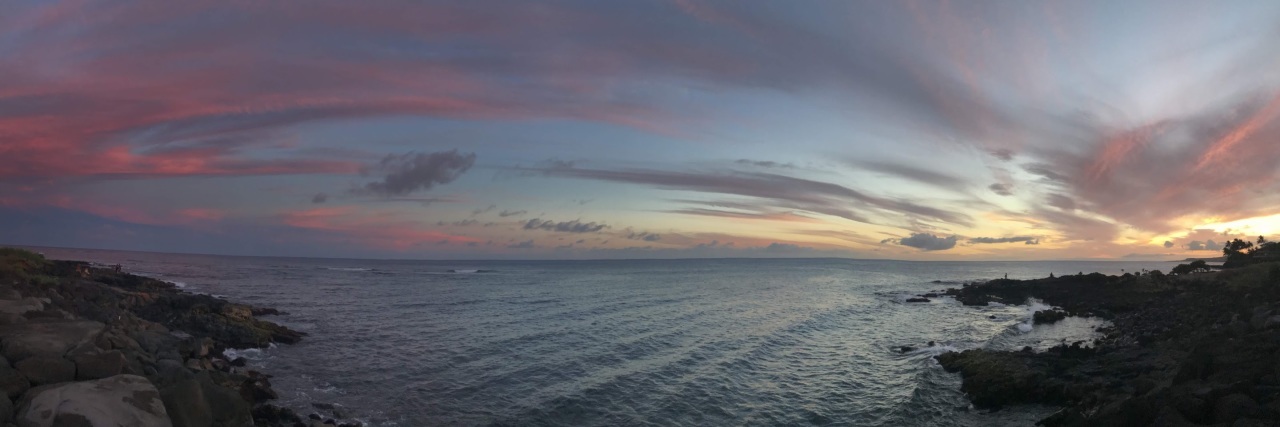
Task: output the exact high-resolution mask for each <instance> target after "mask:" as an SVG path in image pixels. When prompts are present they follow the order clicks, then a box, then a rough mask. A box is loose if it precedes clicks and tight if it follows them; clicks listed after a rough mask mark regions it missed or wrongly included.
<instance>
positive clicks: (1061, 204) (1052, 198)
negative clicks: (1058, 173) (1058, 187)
mask: <svg viewBox="0 0 1280 427" xmlns="http://www.w3.org/2000/svg"><path fill="white" fill-rule="evenodd" d="M1045 203H1047V204H1049V206H1053V207H1055V208H1058V209H1062V210H1064V211H1073V210H1076V201H1075V200H1071V198H1070V197H1067V196H1063V195H1061V194H1050V195H1049V196H1048V200H1046V201H1045Z"/></svg>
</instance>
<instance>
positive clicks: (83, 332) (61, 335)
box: [0, 320, 104, 363]
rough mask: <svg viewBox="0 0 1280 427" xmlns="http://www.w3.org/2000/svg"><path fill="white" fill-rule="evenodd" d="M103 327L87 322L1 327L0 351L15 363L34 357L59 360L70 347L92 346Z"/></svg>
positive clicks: (96, 323)
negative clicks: (49, 357) (56, 358)
mask: <svg viewBox="0 0 1280 427" xmlns="http://www.w3.org/2000/svg"><path fill="white" fill-rule="evenodd" d="M103 327H104V325H103V324H102V323H99V322H93V321H86V320H81V321H62V322H35V323H25V324H21V325H5V326H0V347H2V348H0V352H3V355H4V357H5V358H6V359H8V360H9V361H10V362H15V363H16V362H19V361H21V360H23V359H26V358H28V357H31V356H36V355H40V356H51V357H58V358H61V357H62V356H63V355H65V354H66V353H67V352H68V351H70V350H71V349H73V348H76V347H80V346H84V345H93V342H94V340H95V339H96V338H97V336H98V334H100V333H102V330H103Z"/></svg>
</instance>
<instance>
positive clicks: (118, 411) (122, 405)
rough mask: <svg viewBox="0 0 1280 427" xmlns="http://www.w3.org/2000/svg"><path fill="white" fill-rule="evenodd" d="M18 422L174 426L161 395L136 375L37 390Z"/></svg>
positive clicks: (32, 426) (37, 426) (31, 425)
mask: <svg viewBox="0 0 1280 427" xmlns="http://www.w3.org/2000/svg"><path fill="white" fill-rule="evenodd" d="M17 422H18V425H20V426H22V427H53V426H92V427H107V426H112V427H114V426H146V427H170V426H172V425H173V423H172V422H171V421H170V420H169V414H168V412H166V411H165V407H164V403H163V402H162V401H161V400H160V392H159V391H158V390H156V388H155V387H154V386H152V385H151V382H149V381H147V379H146V378H143V377H139V376H136V375H117V376H114V377H111V378H104V379H100V380H94V381H85V382H78V383H67V384H58V385H51V386H43V387H37V388H35V389H32V390H31V391H30V392H29V393H27V395H26V396H23V398H22V402H21V403H20V404H19V405H18V415H17Z"/></svg>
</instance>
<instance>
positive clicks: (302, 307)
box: [36, 248, 1173, 426]
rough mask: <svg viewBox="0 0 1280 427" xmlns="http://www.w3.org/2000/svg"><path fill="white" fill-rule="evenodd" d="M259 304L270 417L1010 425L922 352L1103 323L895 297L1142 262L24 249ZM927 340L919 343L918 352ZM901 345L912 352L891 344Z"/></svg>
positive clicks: (1031, 416)
mask: <svg viewBox="0 0 1280 427" xmlns="http://www.w3.org/2000/svg"><path fill="white" fill-rule="evenodd" d="M36 250H38V251H40V252H43V253H45V254H46V255H47V256H49V257H51V258H55V259H78V260H86V261H93V262H98V263H103V264H117V263H118V264H121V265H123V266H124V268H125V270H127V271H129V272H132V273H135V274H141V275H146V276H151V277H156V278H159V279H162V280H166V281H170V282H173V283H175V284H178V285H179V286H182V287H183V288H185V289H186V290H187V291H190V292H197V293H206V294H212V295H217V296H221V297H225V298H227V299H229V300H231V301H235V302H241V303H247V304H252V305H257V306H265V307H274V308H277V309H279V310H281V311H284V312H287V313H289V314H288V315H282V316H268V317H266V319H267V320H271V321H274V322H277V323H280V324H283V325H286V326H289V327H291V328H294V329H297V330H300V331H304V332H307V333H308V334H310V335H309V336H308V337H306V338H305V339H304V340H303V341H302V342H301V343H299V344H296V345H279V346H273V347H272V348H269V349H264V350H257V349H254V350H240V351H235V352H234V354H233V355H236V356H245V357H246V358H248V359H250V364H249V365H250V366H251V367H252V368H254V369H258V370H261V371H263V372H266V373H269V374H271V375H274V378H273V379H272V380H271V382H272V384H273V385H274V386H275V389H276V390H277V391H278V392H279V393H280V395H281V396H280V401H279V402H278V404H280V405H282V406H288V407H292V408H294V409H295V410H297V411H298V412H299V414H301V415H303V416H305V415H306V414H309V413H313V412H322V411H319V410H316V409H314V408H313V407H312V404H314V403H322V404H334V405H337V407H338V408H339V409H340V410H341V412H342V413H343V414H344V415H345V416H347V417H348V418H351V419H358V420H360V421H363V422H365V423H366V425H370V426H429V425H521V426H526V425H531V426H539V425H543V426H561V425H564V426H570V425H571V426H579V425H586V426H603V425H608V426H630V425H637V426H639V425H655V426H658V425H661V426H668V425H697V426H703V425H852V426H988V425H1031V424H1032V423H1034V422H1035V421H1036V420H1038V419H1040V418H1041V417H1044V416H1046V415H1048V414H1050V413H1052V412H1053V411H1055V410H1056V408H1050V407H1036V406H1029V407H1018V408H1007V409H1005V410H1001V411H998V412H994V413H983V412H980V411H976V410H973V409H971V408H970V406H969V404H968V401H967V400H966V399H965V397H964V395H963V394H962V393H961V392H960V391H959V390H960V378H959V375H958V374H948V373H946V372H945V371H943V370H942V369H941V368H940V367H938V365H937V363H936V362H935V361H934V360H933V358H932V356H934V355H936V354H939V353H941V352H944V351H948V350H963V349H969V348H1000V349H1017V348H1022V347H1024V346H1032V347H1035V348H1047V347H1049V346H1052V345H1055V344H1058V343H1061V342H1064V341H1065V342H1072V341H1077V340H1088V339H1090V338H1091V337H1093V336H1094V332H1093V330H1094V328H1096V327H1097V326H1100V325H1102V324H1103V323H1102V322H1101V321H1098V320H1094V319H1068V321H1064V322H1061V323H1058V324H1054V325H1050V326H1034V327H1032V325H1031V324H1030V322H1029V318H1030V316H1031V313H1032V311H1034V310H1035V309H1038V308H1043V306H1042V305H1038V304H1037V303H1035V302H1034V301H1032V302H1031V305H1029V306H991V307H964V306H962V305H960V304H959V303H957V302H955V301H952V300H950V299H946V298H937V299H934V300H933V301H932V302H929V303H906V302H905V301H904V300H905V299H906V298H908V297H910V296H913V295H915V294H919V293H923V292H928V291H932V290H941V289H945V288H948V287H958V286H960V285H961V284H963V283H965V282H969V281H976V280H986V279H993V278H998V277H1004V275H1006V274H1007V275H1008V277H1010V278H1019V279H1025V278H1039V277H1044V276H1047V275H1049V274H1050V273H1053V274H1056V275H1063V274H1076V273H1078V272H1084V273H1090V272H1094V271H1097V272H1102V273H1117V274H1118V273H1120V272H1121V271H1137V270H1141V269H1161V270H1168V268H1169V267H1171V266H1172V265H1173V264H1171V263H1161V262H1092V261H1070V262H906V261H878V260H843V259H714V260H628V261H526V262H510V261H404V260H356V259H309V258H267V257H231V256H211V255H183V254H158V253H141V252H121V251H103V250H83V249H54V248H36ZM930 341H933V342H934V343H935V345H934V346H932V347H930V346H928V345H927V343H928V342H930ZM902 346H910V347H914V349H908V350H907V351H903V349H902Z"/></svg>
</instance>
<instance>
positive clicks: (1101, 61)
mask: <svg viewBox="0 0 1280 427" xmlns="http://www.w3.org/2000/svg"><path fill="white" fill-rule="evenodd" d="M1227 3H1231V4H1232V6H1233V7H1225V6H1226V3H1206V2H1198V1H1175V2H1166V1H1137V2H1123V3H1116V2H1105V1H1085V2H1077V1H1048V2H1020V1H1010V2H1004V1H991V2H977V3H976V4H969V5H967V6H968V7H966V8H956V7H952V6H954V5H951V4H949V3H948V2H931V1H906V2H894V1H883V2H842V1H831V2H815V3H810V4H807V5H806V6H807V7H803V8H801V7H798V6H796V5H791V4H789V3H781V2H774V1H704V0H678V1H652V2H593V1H563V2H512V3H502V4H501V5H496V4H492V3H489V2H434V1H432V2H405V3H394V4H392V3H360V4H359V5H358V6H357V5H356V4H353V3H349V2H323V1H322V2H309V3H307V4H305V5H302V4H291V3H288V2H284V3H274V2H273V3H256V2H249V3H243V2H230V3H226V2H163V1H156V2H151V1H137V2H135V1H130V2H96V1H90V2H74V3H70V2H68V3H63V2H43V1H17V2H7V3H4V4H0V76H3V78H0V220H2V221H0V243H6V244H23V245H42V246H68V247H92V248H110V249H134V250H151V251H171V252H196V253H235V254H269V255H297V256H335V257H380V258H413V259H438V258H452V259H458V258H461V259H487V258H501V259H543V258H554V259H560V258H567V259H588V258H682V257H853V258H894V259H956V260H987V259H1078V258H1116V259H1181V258H1186V257H1196V256H1212V255H1213V254H1214V253H1215V251H1218V252H1220V251H1221V245H1220V244H1221V243H1222V242H1225V241H1228V240H1230V239H1232V238H1236V237H1241V238H1248V239H1250V240H1253V239H1256V238H1257V237H1258V236H1259V235H1262V236H1266V237H1267V238H1268V239H1270V238H1272V236H1276V237H1277V238H1280V209H1277V208H1278V207H1280V191H1277V190H1280V167H1278V166H1277V160H1280V121H1278V119H1280V73H1277V72H1276V71H1275V70H1277V69H1280V68H1278V67H1277V66H1280V44H1277V43H1275V42H1274V41H1275V40H1277V39H1280V38H1278V36H1280V27H1278V26H1276V25H1275V23H1276V22H1280V21H1277V19H1280V3H1275V2H1227ZM1209 242H1213V243H1214V244H1216V245H1217V247H1209V245H1208V243H1209Z"/></svg>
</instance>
